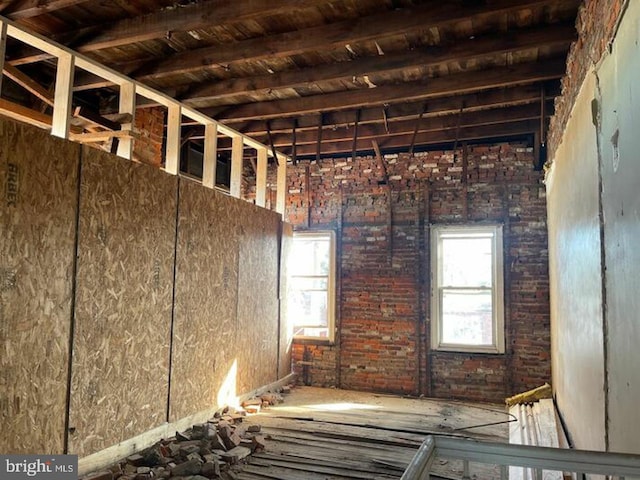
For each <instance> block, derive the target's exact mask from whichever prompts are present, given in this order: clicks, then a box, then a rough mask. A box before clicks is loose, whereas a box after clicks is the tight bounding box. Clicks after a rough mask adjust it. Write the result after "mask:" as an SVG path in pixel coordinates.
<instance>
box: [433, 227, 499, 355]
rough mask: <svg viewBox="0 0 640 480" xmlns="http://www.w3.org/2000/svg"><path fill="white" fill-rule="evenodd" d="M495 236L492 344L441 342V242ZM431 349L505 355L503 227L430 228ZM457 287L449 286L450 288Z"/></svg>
mask: <svg viewBox="0 0 640 480" xmlns="http://www.w3.org/2000/svg"><path fill="white" fill-rule="evenodd" d="M489 232H490V233H492V235H493V241H492V256H493V261H492V270H493V271H492V278H493V279H494V281H493V282H492V288H491V290H492V297H491V298H492V305H495V308H493V309H492V334H493V335H492V337H493V343H492V345H468V344H459V343H445V342H443V341H442V332H443V327H442V322H443V318H442V315H441V313H442V298H443V295H442V294H441V292H442V291H443V289H445V288H447V286H443V285H441V279H442V266H443V263H442V240H443V237H444V236H446V235H447V234H465V233H466V234H478V233H489ZM430 253H431V297H430V298H431V348H432V350H437V351H447V352H461V353H494V354H503V353H504V352H505V331H504V248H503V227H502V225H500V224H482V225H469V224H465V225H431V246H430ZM452 287H453V288H455V286H449V288H452Z"/></svg>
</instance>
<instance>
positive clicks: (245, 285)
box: [235, 202, 280, 392]
mask: <svg viewBox="0 0 640 480" xmlns="http://www.w3.org/2000/svg"><path fill="white" fill-rule="evenodd" d="M238 206H239V209H238V217H237V219H241V224H239V225H238V233H239V238H240V252H239V265H238V292H239V295H238V309H237V328H238V338H237V342H236V344H235V353H236V358H237V359H238V389H239V391H241V392H248V391H250V390H253V389H256V388H258V387H260V386H261V385H266V384H268V383H270V382H273V381H274V380H276V378H277V374H278V339H279V334H280V332H279V331H278V329H273V328H269V319H271V318H278V312H279V308H278V276H279V257H278V250H279V243H280V232H279V230H280V215H279V214H277V213H275V212H267V211H265V210H263V209H260V208H258V207H256V206H254V205H251V204H249V203H246V202H245V203H239V204H238Z"/></svg>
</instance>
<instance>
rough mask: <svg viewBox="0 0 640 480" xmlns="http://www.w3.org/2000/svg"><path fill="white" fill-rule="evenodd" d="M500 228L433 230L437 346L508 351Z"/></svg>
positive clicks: (433, 334) (433, 309)
mask: <svg viewBox="0 0 640 480" xmlns="http://www.w3.org/2000/svg"><path fill="white" fill-rule="evenodd" d="M502 254H503V253H502V227H501V226H436V227H432V230H431V266H432V277H431V278H432V297H431V318H432V321H431V343H432V348H433V349H436V350H450V351H462V352H483V353H504V319H503V302H504V300H503V278H502V277H503V275H502Z"/></svg>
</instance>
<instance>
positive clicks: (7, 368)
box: [0, 119, 80, 453]
mask: <svg viewBox="0 0 640 480" xmlns="http://www.w3.org/2000/svg"><path fill="white" fill-rule="evenodd" d="M79 159H80V146H79V145H73V144H70V143H68V142H64V141H61V140H58V139H55V138H52V137H51V136H49V134H48V133H47V132H44V131H41V130H38V129H34V128H29V127H24V126H22V125H18V124H16V123H14V122H11V121H8V120H3V119H0V185H1V188H2V198H1V200H0V201H1V202H2V204H1V206H0V424H2V435H0V451H1V452H4V453H61V452H62V450H63V447H64V438H65V412H66V408H67V407H66V397H67V381H68V360H69V332H70V325H71V315H72V296H73V295H72V286H73V281H72V279H73V260H74V256H75V226H76V212H77V208H78V205H77V204H78V190H77V181H78V162H79Z"/></svg>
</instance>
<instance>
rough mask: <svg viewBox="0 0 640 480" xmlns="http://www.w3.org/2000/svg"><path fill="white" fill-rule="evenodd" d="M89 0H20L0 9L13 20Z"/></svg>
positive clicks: (0, 12)
mask: <svg viewBox="0 0 640 480" xmlns="http://www.w3.org/2000/svg"><path fill="white" fill-rule="evenodd" d="M87 1H88V0H48V1H44V2H43V1H42V0H18V1H17V2H11V3H10V4H9V5H7V7H6V8H4V9H2V10H1V11H0V14H1V15H3V16H5V17H7V18H10V19H11V20H24V19H27V18H32V17H37V16H38V15H44V14H45V13H51V12H55V11H56V10H60V9H61V8H67V7H72V6H74V5H79V4H81V3H86V2H87Z"/></svg>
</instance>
